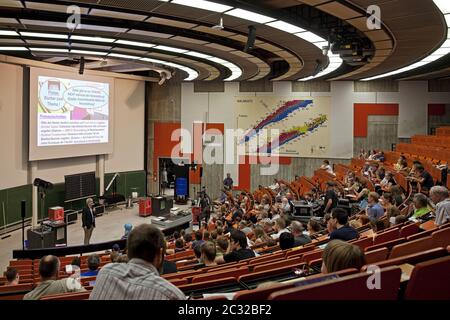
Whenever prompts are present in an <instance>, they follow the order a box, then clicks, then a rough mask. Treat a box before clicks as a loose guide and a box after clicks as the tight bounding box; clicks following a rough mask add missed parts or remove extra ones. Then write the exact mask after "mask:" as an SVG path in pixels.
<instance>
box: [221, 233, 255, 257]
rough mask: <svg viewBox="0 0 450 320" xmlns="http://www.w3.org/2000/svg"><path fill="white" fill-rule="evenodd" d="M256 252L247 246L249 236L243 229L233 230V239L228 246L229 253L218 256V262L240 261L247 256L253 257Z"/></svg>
mask: <svg viewBox="0 0 450 320" xmlns="http://www.w3.org/2000/svg"><path fill="white" fill-rule="evenodd" d="M254 256H255V253H254V252H253V250H251V249H249V248H247V237H246V236H245V234H244V233H243V232H242V231H239V230H232V231H231V241H230V244H229V246H228V250H227V253H226V254H224V255H223V256H222V257H217V258H216V262H217V263H218V264H223V263H228V262H233V261H240V260H244V259H247V258H253V257H254Z"/></svg>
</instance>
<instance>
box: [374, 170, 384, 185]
mask: <svg viewBox="0 0 450 320" xmlns="http://www.w3.org/2000/svg"><path fill="white" fill-rule="evenodd" d="M385 177H386V169H385V168H384V167H380V168H378V170H377V173H376V175H375V180H376V181H377V182H381V181H383V179H384V178H385Z"/></svg>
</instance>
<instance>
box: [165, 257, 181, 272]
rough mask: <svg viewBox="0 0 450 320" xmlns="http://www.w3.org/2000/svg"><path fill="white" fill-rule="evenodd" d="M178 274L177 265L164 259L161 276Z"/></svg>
mask: <svg viewBox="0 0 450 320" xmlns="http://www.w3.org/2000/svg"><path fill="white" fill-rule="evenodd" d="M175 272H178V269H177V264H176V263H175V262H173V261H168V260H165V259H164V263H163V270H162V272H161V274H169V273H175Z"/></svg>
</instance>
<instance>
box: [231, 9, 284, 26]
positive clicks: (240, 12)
mask: <svg viewBox="0 0 450 320" xmlns="http://www.w3.org/2000/svg"><path fill="white" fill-rule="evenodd" d="M225 14H226V15H229V16H233V17H236V18H241V19H244V20H249V21H253V22H257V23H268V22H271V21H274V20H275V19H274V18H271V17H268V16H265V15H262V14H259V13H256V12H252V11H248V10H244V9H239V8H236V9H233V10H230V11H227V12H225Z"/></svg>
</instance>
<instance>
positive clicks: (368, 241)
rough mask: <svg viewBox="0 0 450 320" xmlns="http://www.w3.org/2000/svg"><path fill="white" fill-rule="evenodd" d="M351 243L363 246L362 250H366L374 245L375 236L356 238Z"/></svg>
mask: <svg viewBox="0 0 450 320" xmlns="http://www.w3.org/2000/svg"><path fill="white" fill-rule="evenodd" d="M351 244H354V245H355V246H358V247H360V248H361V250H363V251H364V249H365V248H367V247H370V246H371V245H373V238H371V237H367V238H363V239H359V240H356V241H354V242H351Z"/></svg>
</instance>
